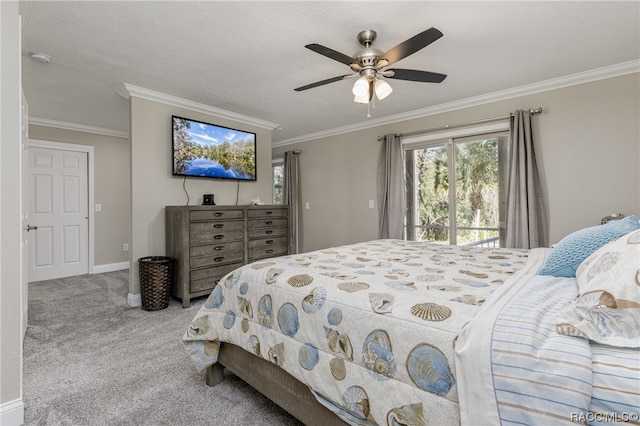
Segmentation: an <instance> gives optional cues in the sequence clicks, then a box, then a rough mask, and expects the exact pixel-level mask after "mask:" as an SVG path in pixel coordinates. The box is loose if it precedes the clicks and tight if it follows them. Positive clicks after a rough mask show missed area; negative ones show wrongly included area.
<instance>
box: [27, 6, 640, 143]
mask: <svg viewBox="0 0 640 426" xmlns="http://www.w3.org/2000/svg"><path fill="white" fill-rule="evenodd" d="M21 3H22V4H21V10H23V13H24V25H23V55H24V56H23V86H24V90H25V94H26V96H27V101H28V103H29V112H30V115H31V116H32V117H37V118H39V119H46V120H56V121H61V122H67V123H76V124H79V125H84V126H95V127H101V128H107V129H113V130H117V131H122V132H126V131H127V130H128V117H129V111H128V101H127V100H125V99H123V98H122V97H120V96H118V95H117V94H116V91H117V90H119V89H120V88H121V87H122V84H123V83H127V84H131V85H134V86H138V87H142V88H145V89H150V90H153V91H157V92H161V93H165V94H169V95H173V96H177V97H180V98H184V99H188V100H191V101H195V102H199V103H202V104H206V105H210V106H213V107H215V108H219V109H223V110H227V111H230V112H233V113H238V114H242V115H246V116H250V117H254V118H257V119H260V120H265V121H269V122H273V123H277V124H279V125H280V126H281V127H282V130H279V131H276V132H274V133H273V141H274V142H278V141H282V140H287V139H291V138H295V137H300V136H304V135H308V134H311V133H314V132H321V131H326V130H329V129H333V128H337V127H342V126H350V125H356V124H358V123H362V122H364V121H366V120H367V118H366V113H367V107H366V105H359V104H355V103H354V102H353V95H352V94H351V85H352V84H353V81H354V80H346V81H339V82H336V83H331V84H328V85H325V86H321V87H318V88H314V89H310V90H307V91H303V92H294V90H293V89H294V88H296V87H299V86H303V85H305V84H308V83H313V82H315V81H319V80H323V79H327V78H330V77H334V76H339V75H343V74H348V73H349V72H350V70H349V68H348V67H347V66H346V65H343V64H341V63H339V62H336V61H333V60H331V59H328V58H326V57H324V56H321V55H319V54H317V53H314V52H312V51H310V50H308V49H305V48H304V45H305V44H309V43H319V44H322V45H324V46H327V47H330V48H332V49H334V50H337V51H339V52H342V53H345V54H347V55H349V56H351V55H352V54H353V53H355V52H356V51H357V50H359V48H360V47H361V46H360V45H359V44H358V41H357V34H358V33H359V32H360V31H361V30H364V29H373V30H375V31H377V33H378V39H377V40H376V42H375V44H374V47H377V48H379V49H381V50H382V51H386V50H388V49H390V48H391V47H393V46H395V45H397V44H398V43H400V42H402V41H404V40H406V39H408V38H410V37H412V36H413V35H415V34H417V33H419V32H421V31H423V30H425V29H427V28H429V27H436V28H438V29H439V30H440V31H442V32H443V33H444V36H443V37H442V38H441V39H439V40H437V41H436V42H435V43H433V44H431V45H429V46H427V47H426V48H424V49H422V50H420V51H418V52H417V53H415V54H413V55H411V56H409V57H408V58H406V59H403V60H401V61H399V62H398V63H397V64H395V65H394V67H398V68H410V69H419V70H427V71H434V72H439V73H443V74H447V75H448V77H447V79H446V80H445V81H444V82H443V83H440V84H431V83H416V82H408V81H399V80H389V83H390V84H391V85H392V87H393V89H394V91H393V93H392V94H391V95H390V96H389V97H388V98H386V99H384V100H383V101H378V102H376V108H375V110H372V119H377V118H383V117H387V116H392V115H396V114H403V113H408V112H410V111H415V110H419V109H423V108H426V107H430V106H434V105H440V104H444V103H448V102H454V101H457V100H461V99H467V98H470V97H474V96H480V95H483V94H488V93H493V92H496V91H500V90H504V89H510V88H515V87H519V86H523V85H527V84H531V83H536V82H540V81H544V80H548V79H553V78H558V77H562V76H567V75H572V74H576V73H580V72H584V71H589V70H594V69H597V68H601V67H605V66H610V65H615V64H621V63H625V62H629V61H634V60H638V58H639V56H640V2H638V1H627V2H613V1H605V2H597V1H589V2H582V1H570V2H542V1H534V2H483V1H473V2H455V1H448V2H428V1H422V2H420V1H412V2H398V1H373V2H364V1H357V2H342V1H340V2H337V1H321V2H312V1H279V2H275V1H258V2H249V1H232V2H221V1H205V2H194V1H144V2H135V1H117V2H116V1H111V2H98V1H65V2H53V1H34V2H24V1H21ZM33 51H41V52H46V53H48V54H50V55H51V56H52V58H53V61H52V62H51V63H50V64H48V65H44V64H41V63H36V62H34V61H31V60H29V59H28V56H27V55H28V53H29V52H33Z"/></svg>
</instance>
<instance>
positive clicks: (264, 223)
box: [247, 217, 289, 229]
mask: <svg viewBox="0 0 640 426" xmlns="http://www.w3.org/2000/svg"><path fill="white" fill-rule="evenodd" d="M288 223H289V220H288V219H287V218H286V217H280V218H278V217H275V218H264V219H251V220H249V221H248V224H247V225H248V227H249V229H254V228H269V227H274V226H284V227H286V226H287V224H288Z"/></svg>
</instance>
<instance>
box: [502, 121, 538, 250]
mask: <svg viewBox="0 0 640 426" xmlns="http://www.w3.org/2000/svg"><path fill="white" fill-rule="evenodd" d="M509 138H510V146H509V151H510V152H509V181H508V186H507V208H506V220H505V222H506V238H505V242H506V246H507V247H512V248H526V249H529V248H535V247H546V246H547V239H548V232H547V216H546V212H545V208H544V202H543V199H542V190H541V187H540V179H539V177H538V166H537V164H536V156H535V151H534V143H533V137H532V131H531V113H530V112H529V111H522V110H517V111H515V112H514V113H513V114H512V115H511V122H510V126H509Z"/></svg>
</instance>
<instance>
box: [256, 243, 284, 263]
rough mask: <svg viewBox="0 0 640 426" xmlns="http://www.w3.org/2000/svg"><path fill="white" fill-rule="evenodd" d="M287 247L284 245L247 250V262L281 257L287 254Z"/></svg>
mask: <svg viewBox="0 0 640 426" xmlns="http://www.w3.org/2000/svg"><path fill="white" fill-rule="evenodd" d="M287 252H288V247H287V245H286V244H283V245H277V246H269V247H256V248H251V249H249V262H251V261H254V260H257V259H262V258H265V257H274V256H282V255H285V254H287Z"/></svg>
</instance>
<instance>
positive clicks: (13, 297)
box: [0, 1, 24, 424]
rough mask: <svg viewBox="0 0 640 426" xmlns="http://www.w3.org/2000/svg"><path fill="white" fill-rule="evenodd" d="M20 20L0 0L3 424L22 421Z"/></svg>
mask: <svg viewBox="0 0 640 426" xmlns="http://www.w3.org/2000/svg"><path fill="white" fill-rule="evenodd" d="M20 55H21V52H20V24H19V16H18V2H5V1H3V2H0V92H2V98H1V102H0V117H1V118H0V336H1V337H2V338H1V340H0V424H18V423H22V419H23V413H24V411H23V403H22V327H21V319H22V316H21V306H22V303H21V295H22V293H21V291H22V289H21V285H20V262H21V258H20V236H21V232H20V200H21V198H20V185H19V182H20V170H21V168H20V149H21V148H20V139H21V129H20V123H21V111H20V102H21V89H20V84H21V83H20Z"/></svg>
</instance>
